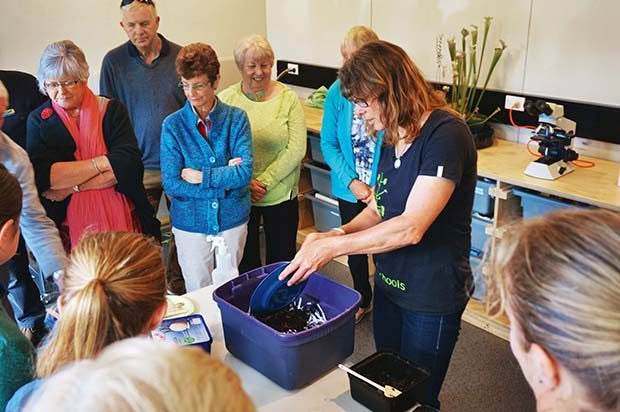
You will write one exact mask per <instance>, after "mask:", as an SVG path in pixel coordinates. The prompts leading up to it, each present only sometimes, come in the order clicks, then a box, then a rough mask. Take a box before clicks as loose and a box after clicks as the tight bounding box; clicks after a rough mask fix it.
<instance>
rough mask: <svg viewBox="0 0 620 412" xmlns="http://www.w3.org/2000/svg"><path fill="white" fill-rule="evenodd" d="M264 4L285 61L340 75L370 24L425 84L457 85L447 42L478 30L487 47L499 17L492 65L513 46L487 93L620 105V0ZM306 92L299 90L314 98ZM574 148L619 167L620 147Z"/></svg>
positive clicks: (515, 134) (513, 132)
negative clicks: (344, 53)
mask: <svg viewBox="0 0 620 412" xmlns="http://www.w3.org/2000/svg"><path fill="white" fill-rule="evenodd" d="M265 1H266V10H267V33H268V36H269V40H270V41H271V43H272V45H274V49H275V51H276V55H277V57H278V58H280V59H286V60H293V61H300V62H306V63H312V64H317V65H323V66H329V67H339V66H340V64H341V63H340V53H339V45H340V43H341V42H342V38H343V36H344V33H345V32H346V31H347V30H348V29H349V28H350V27H351V26H353V25H355V24H365V25H369V26H371V27H372V28H373V29H374V30H375V31H376V32H377V34H378V35H379V37H381V38H382V39H385V40H388V41H391V42H393V43H396V44H399V45H400V46H402V47H403V48H404V49H405V50H406V51H407V53H409V54H410V55H411V57H412V58H413V60H414V61H415V62H416V64H417V65H418V67H419V68H420V69H421V70H422V71H423V72H424V73H425V75H426V76H427V78H429V79H432V80H438V81H445V82H448V83H449V82H451V65H450V57H449V53H448V49H447V44H446V39H447V38H448V37H449V36H456V39H457V46H458V47H459V48H460V31H461V29H462V28H463V27H466V28H468V29H470V25H471V24H475V25H477V26H478V28H479V33H480V34H479V40H478V44H481V42H482V31H483V27H484V16H492V17H493V22H492V25H491V31H490V32H489V40H488V43H487V51H486V59H485V60H484V61H485V63H486V64H488V63H489V62H490V60H491V55H492V53H493V48H494V47H497V46H498V45H499V39H502V40H504V41H505V42H506V43H507V45H508V48H507V49H506V50H505V51H504V55H503V56H502V60H501V61H500V63H499V65H498V66H497V67H496V69H495V72H494V75H493V78H492V79H491V82H490V84H489V88H492V89H499V90H505V91H511V92H514V93H523V94H534V95H542V96H548V97H556V98H559V99H567V100H576V101H584V102H592V103H597V104H603V105H610V106H617V107H620V75H619V73H620V54H618V50H619V49H618V45H617V42H618V39H620V24H618V23H617V20H618V17H619V16H620V1H617V0H591V1H587V2H586V1H566V0H517V1H497V0H294V1H289V0H265ZM441 34H443V36H444V40H443V59H442V60H441V64H440V65H438V62H437V58H436V39H437V37H438V36H439V35H441ZM479 52H480V50H479ZM486 64H485V65H486ZM438 66H439V67H438ZM442 66H443V67H444V69H443V70H442V69H441V67H442ZM486 72H487V70H486V68H485V66H483V73H484V74H486ZM306 90H307V89H306ZM306 90H304V89H301V92H302V93H303V94H305V95H307V94H308V92H307V91H306ZM567 117H569V118H570V113H567ZM497 133H498V135H499V136H501V137H503V138H506V139H509V140H520V141H527V140H528V139H529V134H527V133H521V132H520V131H519V130H517V129H515V128H513V127H511V126H503V125H501V126H500V127H498V129H497ZM584 137H586V138H587V136H584ZM575 146H577V147H579V151H580V152H581V153H582V154H591V155H595V156H597V157H601V156H603V157H609V158H613V159H616V160H620V148H619V147H618V145H612V144H608V143H604V142H594V141H589V140H587V139H576V140H575ZM612 152H614V153H612Z"/></svg>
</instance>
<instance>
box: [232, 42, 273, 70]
mask: <svg viewBox="0 0 620 412" xmlns="http://www.w3.org/2000/svg"><path fill="white" fill-rule="evenodd" d="M250 49H255V50H256V51H257V52H258V55H259V56H260V57H267V58H269V59H270V60H271V65H272V66H273V61H274V59H275V55H274V54H273V49H272V48H271V44H269V42H268V41H267V39H266V38H265V37H264V36H261V35H260V34H251V35H249V36H247V37H244V38H243V39H241V40H239V42H238V43H237V46H236V47H235V50H234V51H233V55H234V56H235V63H236V64H237V67H238V68H239V70H243V63H244V62H245V55H246V54H247V52H248V50H250Z"/></svg>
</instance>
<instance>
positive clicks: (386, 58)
mask: <svg viewBox="0 0 620 412" xmlns="http://www.w3.org/2000/svg"><path fill="white" fill-rule="evenodd" d="M338 77H339V78H340V81H341V82H342V86H343V87H342V90H343V95H344V97H346V98H347V99H349V100H351V99H355V100H368V99H378V103H379V105H380V107H381V111H382V116H381V117H382V119H381V121H382V123H383V124H384V125H385V137H384V139H383V141H384V142H385V143H386V144H388V145H391V146H394V145H395V144H396V142H397V141H398V140H399V138H400V136H399V135H398V128H399V127H402V128H403V129H405V131H406V133H407V137H406V139H405V140H406V141H407V143H410V142H411V141H413V139H415V137H416V136H417V135H418V133H419V132H420V128H421V124H420V121H421V119H422V117H423V116H424V113H426V112H430V111H433V110H435V109H439V108H440V109H443V110H446V111H448V112H450V113H452V114H453V115H455V116H457V117H460V115H459V114H458V113H456V112H455V111H454V110H452V109H450V107H449V106H448V105H447V103H446V99H445V96H444V94H443V93H442V92H441V91H438V90H434V89H433V87H432V86H431V84H430V83H429V82H427V81H426V79H424V76H423V75H422V72H420V70H419V69H418V68H417V67H416V65H415V64H414V63H413V61H411V59H410V58H409V56H408V55H407V53H406V52H405V51H404V50H403V49H402V48H400V47H399V46H397V45H395V44H392V43H389V42H386V41H382V40H379V41H373V42H370V43H367V44H365V45H364V46H362V47H361V48H360V49H358V50H357V51H356V52H355V53H353V56H351V58H350V59H349V60H347V62H346V63H345V64H344V66H342V68H341V69H340V73H339V75H338ZM373 132H374V131H373Z"/></svg>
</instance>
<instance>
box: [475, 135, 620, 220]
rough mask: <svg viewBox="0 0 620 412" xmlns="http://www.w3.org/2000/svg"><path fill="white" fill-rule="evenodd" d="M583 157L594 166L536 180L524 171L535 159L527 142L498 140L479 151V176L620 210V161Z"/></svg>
mask: <svg viewBox="0 0 620 412" xmlns="http://www.w3.org/2000/svg"><path fill="white" fill-rule="evenodd" d="M580 159H583V160H589V161H593V162H594V163H595V166H594V167H593V168H589V169H583V168H578V167H577V168H575V171H574V172H572V173H569V174H567V175H566V176H562V177H561V178H559V179H557V180H543V179H537V178H534V177H530V176H526V175H525V173H523V171H524V170H525V168H526V167H527V165H528V163H529V162H531V161H532V160H535V157H534V156H532V155H531V154H529V153H528V151H527V147H526V145H523V144H519V143H514V142H509V141H507V140H501V139H498V140H497V141H496V142H495V144H494V145H493V146H492V147H489V148H487V149H482V150H479V151H478V175H479V176H483V177H488V178H491V179H495V180H500V181H502V182H505V183H509V184H512V185H515V186H521V187H526V188H528V189H534V190H538V191H540V192H544V193H548V194H552V195H556V196H559V197H562V198H565V199H572V200H577V201H579V202H583V203H587V204H590V205H594V206H598V207H603V208H606V209H612V210H616V211H620V187H618V186H617V185H616V181H617V180H618V170H620V163H615V162H610V161H608V160H601V159H593V158H589V157H580Z"/></svg>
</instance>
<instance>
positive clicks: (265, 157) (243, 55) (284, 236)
mask: <svg viewBox="0 0 620 412" xmlns="http://www.w3.org/2000/svg"><path fill="white" fill-rule="evenodd" d="M234 56H235V63H236V64H237V67H238V68H239V71H240V72H241V78H242V81H241V82H240V83H237V84H234V85H232V86H230V87H229V88H227V89H226V90H224V91H222V92H221V93H220V94H219V98H220V99H221V100H222V101H223V102H226V103H228V104H231V105H233V106H237V107H240V108H242V109H243V110H245V112H246V113H247V114H248V117H249V119H250V125H251V127H252V145H253V148H254V171H253V177H252V181H251V183H250V193H251V196H252V212H251V214H250V222H249V223H248V241H247V243H246V246H245V250H244V252H243V260H242V261H241V266H240V271H241V272H247V271H249V270H252V269H254V268H257V267H260V266H261V265H262V264H261V257H260V247H259V241H258V239H259V236H258V233H259V224H260V222H261V219H262V222H263V229H264V231H265V248H266V252H267V253H266V254H267V259H266V260H267V261H266V263H267V264H269V263H274V262H279V261H283V260H291V259H292V258H293V257H294V256H295V250H296V248H295V246H296V238H297V225H298V221H299V210H298V203H297V184H298V182H299V173H300V170H301V160H302V159H303V157H304V156H305V154H306V138H307V136H306V122H305V119H304V112H303V108H302V106H301V104H300V102H299V99H298V98H297V95H296V94H295V92H294V91H292V90H291V89H289V88H288V87H286V86H284V85H283V84H282V83H279V82H277V81H274V80H271V71H272V68H273V61H274V54H273V50H272V49H271V45H270V44H269V42H267V39H265V38H264V37H263V36H260V35H256V34H255V35H251V36H249V37H246V38H244V39H242V40H241V41H240V42H239V44H238V45H237V47H236V48H235V50H234Z"/></svg>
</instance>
